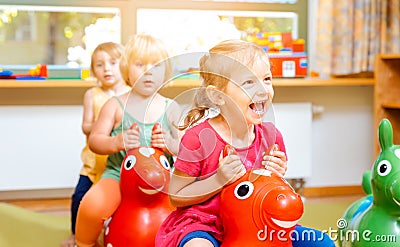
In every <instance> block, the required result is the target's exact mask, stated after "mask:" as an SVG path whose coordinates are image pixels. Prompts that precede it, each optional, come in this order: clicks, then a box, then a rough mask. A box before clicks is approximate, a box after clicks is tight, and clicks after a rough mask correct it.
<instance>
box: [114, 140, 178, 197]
mask: <svg viewBox="0 0 400 247" xmlns="http://www.w3.org/2000/svg"><path fill="white" fill-rule="evenodd" d="M169 172H170V164H169V162H168V159H167V158H166V157H165V155H164V152H163V151H162V150H160V149H158V148H153V147H139V148H135V149H132V150H129V151H128V152H127V153H126V156H125V159H124V161H123V163H122V167H121V188H129V189H127V191H132V190H133V188H136V189H137V190H140V192H141V193H144V194H147V195H152V194H156V193H158V192H160V191H164V192H165V191H166V189H167V188H166V186H167V185H168V184H169V178H170V174H169ZM122 191H125V189H124V190H122Z"/></svg>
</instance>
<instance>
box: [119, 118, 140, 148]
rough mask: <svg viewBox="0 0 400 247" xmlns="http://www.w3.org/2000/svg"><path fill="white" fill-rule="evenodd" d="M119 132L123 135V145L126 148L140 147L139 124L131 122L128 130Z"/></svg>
mask: <svg viewBox="0 0 400 247" xmlns="http://www.w3.org/2000/svg"><path fill="white" fill-rule="evenodd" d="M121 134H122V136H123V137H122V139H123V140H122V141H123V146H124V147H125V149H126V150H130V149H134V148H138V147H140V140H139V138H140V131H139V126H138V125H137V124H136V123H133V124H132V125H131V127H130V128H129V129H128V130H126V131H124V132H123V133H121Z"/></svg>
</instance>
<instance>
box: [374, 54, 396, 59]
mask: <svg viewBox="0 0 400 247" xmlns="http://www.w3.org/2000/svg"><path fill="white" fill-rule="evenodd" d="M377 56H378V57H379V58H380V59H399V58H400V54H379V55H377Z"/></svg>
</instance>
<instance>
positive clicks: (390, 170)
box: [371, 119, 400, 214]
mask: <svg viewBox="0 0 400 247" xmlns="http://www.w3.org/2000/svg"><path fill="white" fill-rule="evenodd" d="M379 143H380V146H381V153H380V154H379V156H378V158H377V159H376V161H375V163H374V166H373V169H372V173H371V184H372V192H373V196H374V204H375V205H379V206H381V207H384V208H386V209H387V210H390V211H391V212H392V213H394V212H397V213H399V214H400V146H399V145H394V144H393V129H392V125H391V124H390V122H389V120H387V119H383V120H382V121H381V123H380V125H379Z"/></svg>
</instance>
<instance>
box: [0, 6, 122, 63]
mask: <svg viewBox="0 0 400 247" xmlns="http://www.w3.org/2000/svg"><path fill="white" fill-rule="evenodd" d="M120 19H121V18H120V14H119V9H118V8H103V7H65V6H62V7H61V6H24V5H9V6H7V5H2V6H0V27H1V28H0V43H1V46H0V52H1V54H6V53H7V52H8V51H10V50H15V51H18V52H14V53H13V54H12V56H1V57H0V64H7V65H17V64H29V65H34V64H55V65H68V66H70V67H79V66H83V67H86V66H89V64H90V55H91V52H92V51H93V50H94V48H95V47H96V46H97V45H98V44H99V43H101V42H106V41H114V42H118V43H120V42H121V20H120ZM27 54H29V55H27Z"/></svg>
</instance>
